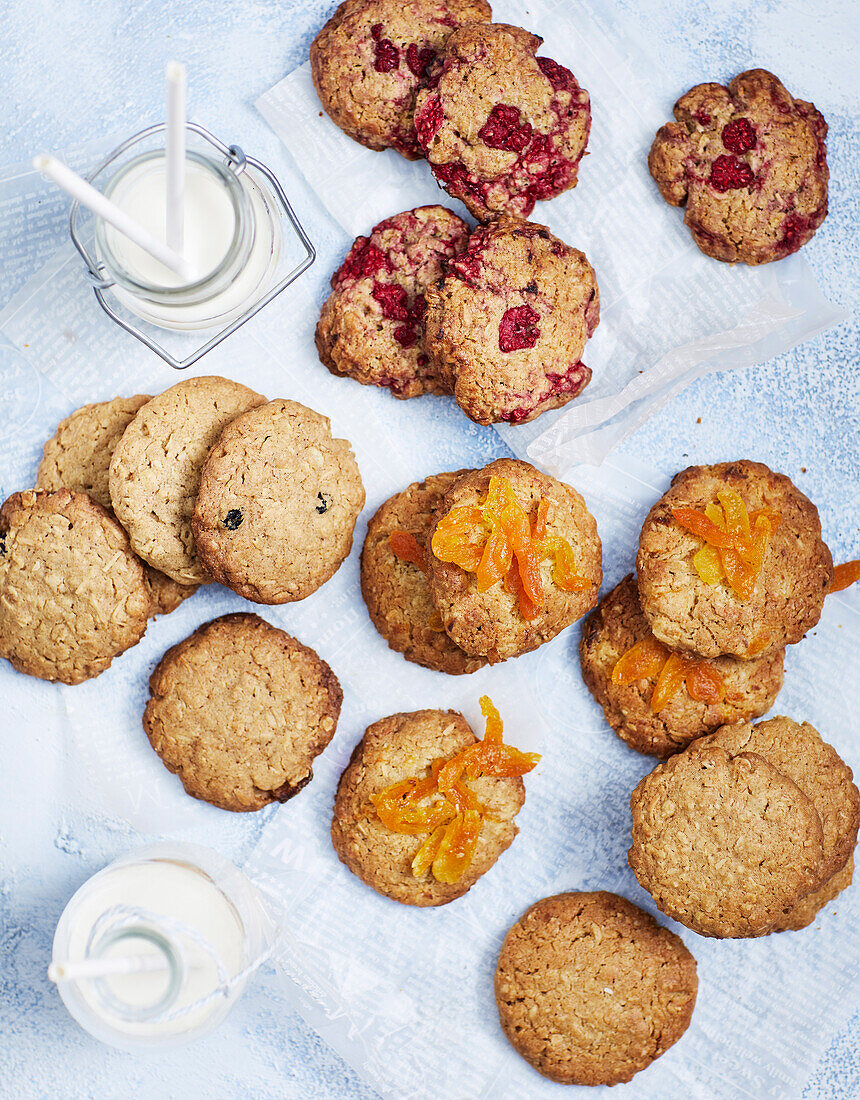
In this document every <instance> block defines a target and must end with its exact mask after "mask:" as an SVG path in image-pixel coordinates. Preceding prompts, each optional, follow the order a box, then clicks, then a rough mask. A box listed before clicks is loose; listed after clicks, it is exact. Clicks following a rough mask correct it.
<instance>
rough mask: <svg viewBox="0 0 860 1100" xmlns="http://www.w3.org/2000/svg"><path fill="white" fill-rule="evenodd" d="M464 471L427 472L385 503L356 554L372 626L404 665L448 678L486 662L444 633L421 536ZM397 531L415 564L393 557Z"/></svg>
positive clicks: (424, 534)
mask: <svg viewBox="0 0 860 1100" xmlns="http://www.w3.org/2000/svg"><path fill="white" fill-rule="evenodd" d="M466 472H467V471H465V470H459V471H457V472H456V473H444V474H433V475H432V476H431V477H428V478H425V479H424V481H417V482H415V483H413V484H412V485H410V486H408V487H407V488H406V489H404V490H403V492H402V493H397V494H395V495H394V496H393V497H391V498H390V499H389V500H386V501H385V503H384V504H383V505H381V506H380V508H379V509H378V511H377V512H376V514H375V515H374V517H373V519H371V521H370V523H369V524H368V525H367V537H366V538H365V540H364V547H363V549H362V551H361V594H362V596H363V597H364V602H365V603H366V604H367V610H368V613H369V614H370V618H371V620H372V621H373V625H374V626H375V627H376V629H377V630H378V631H379V633H380V634H381V635H382V637H383V638H384V639H385V640H386V642H388V645H389V646H390V647H391V649H393V650H395V652H397V653H402V654H403V656H404V657H405V658H406V660H407V661H414V662H415V664H418V665H423V666H424V668H429V669H432V670H434V671H435V672H447V673H448V674H449V675H451V676H459V675H461V674H463V673H470V672H477V670H478V669H479V668H483V666H484V665H485V664H486V663H487V662H486V659H485V658H484V657H470V656H469V655H468V654H467V653H464V652H463V650H462V649H460V647H459V646H458V645H457V644H456V643H455V642H454V641H452V639H451V638H449V637H448V635H447V634H446V633H445V631H444V629H443V627H442V621H441V619H440V618H439V613H438V611H437V610H436V605H435V604H434V603H433V600H432V599H431V598H430V587H429V585H428V583H427V574H426V564H425V563H426V549H427V545H428V540H427V536H428V533H429V531H430V526H431V524H432V523H433V518H434V515H435V512H436V509H437V508H438V506H439V504H440V503H441V501H442V498H443V496H444V495H445V493H446V492H447V490H448V489H449V488H450V487H451V485H452V484H453V482H454V481H455V480H456V479H457V478H458V477H460V476H461V475H462V474H464V473H466ZM397 533H400V534H405V535H409V536H411V537H412V538H413V539H415V541H416V542H417V544H418V548H419V550H420V551H421V555H422V557H423V558H424V561H423V562H422V563H421V564H417V563H416V562H414V561H409V560H405V559H404V558H401V557H399V556H398V555H397V554H395V552H394V550H393V548H392V545H391V537H392V535H395V536H396V534H397Z"/></svg>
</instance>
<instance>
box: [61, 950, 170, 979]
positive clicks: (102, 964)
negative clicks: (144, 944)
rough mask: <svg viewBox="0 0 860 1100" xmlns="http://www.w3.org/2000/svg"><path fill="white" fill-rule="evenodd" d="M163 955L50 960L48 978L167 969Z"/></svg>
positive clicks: (87, 976) (97, 976) (99, 976)
mask: <svg viewBox="0 0 860 1100" xmlns="http://www.w3.org/2000/svg"><path fill="white" fill-rule="evenodd" d="M169 967H170V964H169V963H168V961H167V959H166V958H165V956H164V955H162V954H158V955H124V956H122V957H120V958H114V959H79V960H77V961H76V962H52V963H51V965H50V966H49V967H48V978H49V979H50V980H51V981H52V982H54V983H56V982H78V981H82V980H84V979H91V978H106V977H108V976H109V975H111V974H142V973H152V972H154V971H158V970H168V969H169Z"/></svg>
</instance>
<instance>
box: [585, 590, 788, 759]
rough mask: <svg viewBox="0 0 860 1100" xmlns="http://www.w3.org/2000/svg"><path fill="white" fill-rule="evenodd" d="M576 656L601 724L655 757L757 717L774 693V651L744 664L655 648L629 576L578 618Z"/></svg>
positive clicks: (779, 655) (777, 684)
mask: <svg viewBox="0 0 860 1100" xmlns="http://www.w3.org/2000/svg"><path fill="white" fill-rule="evenodd" d="M579 655H580V661H581V663H582V678H583V680H584V681H585V685H586V687H587V688H588V690H589V691H590V692H591V694H592V695H593V696H594V698H595V699H596V700H597V702H598V703H599V704H600V705H601V706H602V707H603V713H604V715H605V716H606V721H607V722H608V723H609V725H610V726H612V728H613V729H614V730H615V732H616V733H617V734H618V736H619V737H620V738H621V739H622V741H625V742H626V743H627V744H628V745H629V746H630V747H631V748H632V749H636V751H637V752H643V753H648V754H649V755H651V756H659V757H661V758H665V757H668V756H671V755H672V754H673V753H676V752H679V751H680V750H681V749H683V748H684V747H685V746H686V745H688V744H689V743H690V742H691V741H693V740H695V738H697V737H701V736H702V735H703V734H706V733H710V732H711V731H713V730H715V729H717V728H718V727H720V726H723V725H726V724H727V723H729V722H746V721H749V719H750V718H758V717H759V715H761V714H764V713H765V711H767V710H769V709H770V707H771V706H772V705H773V701H774V699H775V698H776V696H777V694H778V693H779V690H780V688H781V687H782V662H783V655H784V650H782V649H772V650H771V651H770V652H769V653H766V654H765V655H764V656H763V657H757V658H753V659H752V660H749V661H737V660H735V659H734V658H732V657H715V658H713V659H712V660H710V661H707V660H705V659H704V658H701V657H691V656H690V655H689V654H687V655H682V654H678V653H673V651H672V650H670V649H669V648H668V647H666V646H664V645H663V644H662V642H658V641H657V639H656V638H655V637H654V635H653V634H652V633H651V628H650V626H649V625H648V620H647V619H646V618H645V616H644V615H643V614H642V609H641V608H640V606H639V594H638V591H637V588H636V580H635V578H634V577H633V576H632V574H629V575H628V576H626V577H625V578H624V580H623V581H621V583H620V584H618V585H616V586H615V588H613V589H612V591H611V592H610V593H608V594H607V595H606V596H604V597H603V599H602V600H601V601H600V603H599V604H598V606H597V608H596V609H595V610H594V611H593V612H592V613H591V614H590V615H589V616H588V618H587V619H586V620H585V622H584V624H583V627H582V641H581V642H580V646H579ZM756 751H757V750H756Z"/></svg>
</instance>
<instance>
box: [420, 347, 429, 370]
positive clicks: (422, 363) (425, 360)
mask: <svg viewBox="0 0 860 1100" xmlns="http://www.w3.org/2000/svg"><path fill="white" fill-rule="evenodd" d="M429 362H430V356H429V355H425V354H424V352H423V351H422V352H421V354H420V355H419V356H418V366H419V367H426V366H427V364H428V363H429Z"/></svg>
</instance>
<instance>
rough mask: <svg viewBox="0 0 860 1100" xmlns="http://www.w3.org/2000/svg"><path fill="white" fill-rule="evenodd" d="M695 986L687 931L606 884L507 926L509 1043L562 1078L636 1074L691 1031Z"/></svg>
mask: <svg viewBox="0 0 860 1100" xmlns="http://www.w3.org/2000/svg"><path fill="white" fill-rule="evenodd" d="M697 990H698V978H697V976H696V960H695V959H694V958H693V956H692V955H691V954H690V952H689V951H688V950H687V948H686V947H685V946H684V944H683V942H682V941H681V939H680V938H679V937H678V936H676V935H675V933H674V932H670V931H669V929H668V928H663V927H661V926H660V925H659V924H658V923H657V922H656V921H655V920H654V918H653V917H652V916H651V915H650V914H648V913H645V912H644V911H643V910H642V909H639V908H638V907H637V906H635V905H633V904H632V903H631V902H629V901H627V900H626V898H622V897H619V896H618V895H617V894H610V893H607V892H606V891H603V890H601V891H598V892H596V893H569V894H557V895H555V896H554V897H550V898H544V899H543V900H542V901H539V902H537V903H536V904H534V905H533V906H532V907H531V908H530V909H529V910H528V911H527V912H526V913H525V914H524V915H523V916H522V917H521V918H520V920H519V921H517V923H516V924H515V925H514V926H513V928H511V930H510V931H509V932H508V934H507V937H506V938H505V942H504V944H503V946H502V950H501V953H500V955H499V961H498V966H497V968H496V977H495V993H496V1005H497V1007H498V1010H499V1020H500V1022H501V1025H502V1030H503V1031H504V1033H505V1035H506V1036H507V1038H508V1040H509V1041H510V1043H511V1045H512V1046H513V1047H514V1049H515V1050H516V1051H517V1053H518V1054H521V1055H522V1057H523V1058H525V1060H526V1061H527V1062H529V1063H531V1065H532V1066H534V1068H535V1069H536V1070H537V1071H538V1073H541V1074H543V1076H544V1077H548V1078H549V1079H550V1080H552V1081H557V1082H559V1083H560V1084H563V1085H615V1084H619V1083H621V1082H625V1081H630V1080H631V1079H632V1077H633V1076H634V1074H636V1073H638V1072H639V1071H640V1070H643V1069H645V1067H646V1066H648V1065H650V1064H651V1062H653V1061H654V1059H655V1058H659V1057H660V1055H661V1054H664V1053H665V1052H666V1051H667V1050H668V1049H669V1047H671V1046H672V1045H673V1043H676V1042H677V1041H678V1039H680V1038H681V1036H682V1035H683V1034H684V1032H685V1031H686V1030H687V1027H688V1026H689V1024H690V1019H691V1018H692V1015H693V1008H694V1006H695V1003H696V993H697Z"/></svg>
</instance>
